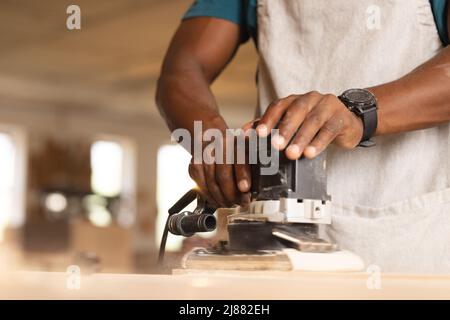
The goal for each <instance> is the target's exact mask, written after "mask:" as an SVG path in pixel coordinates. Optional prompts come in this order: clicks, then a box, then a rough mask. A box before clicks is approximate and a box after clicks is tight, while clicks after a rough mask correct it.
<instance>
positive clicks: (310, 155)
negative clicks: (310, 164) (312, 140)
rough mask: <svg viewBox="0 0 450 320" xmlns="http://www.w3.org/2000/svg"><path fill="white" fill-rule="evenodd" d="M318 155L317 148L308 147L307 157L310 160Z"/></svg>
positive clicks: (306, 150)
mask: <svg viewBox="0 0 450 320" xmlns="http://www.w3.org/2000/svg"><path fill="white" fill-rule="evenodd" d="M316 154H317V149H316V147H313V146H308V147H306V148H305V156H306V157H308V158H313V157H315V156H316Z"/></svg>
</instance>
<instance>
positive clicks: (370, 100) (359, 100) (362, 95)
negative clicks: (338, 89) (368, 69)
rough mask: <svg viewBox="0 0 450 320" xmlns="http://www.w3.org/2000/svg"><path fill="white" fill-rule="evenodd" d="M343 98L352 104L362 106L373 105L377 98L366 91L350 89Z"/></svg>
mask: <svg viewBox="0 0 450 320" xmlns="http://www.w3.org/2000/svg"><path fill="white" fill-rule="evenodd" d="M342 96H343V97H344V98H345V99H346V100H347V101H349V102H350V103H352V104H358V105H361V106H366V105H373V104H375V103H376V100H375V96H374V95H373V94H372V93H371V92H370V91H367V90H364V89H350V90H347V91H345V92H344V93H343V94H342Z"/></svg>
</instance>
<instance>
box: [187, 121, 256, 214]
mask: <svg viewBox="0 0 450 320" xmlns="http://www.w3.org/2000/svg"><path fill="white" fill-rule="evenodd" d="M203 128H204V129H212V128H214V129H219V130H220V131H221V132H222V136H223V137H224V139H223V140H222V141H216V142H215V146H216V147H218V148H220V150H221V153H222V155H223V156H222V158H221V159H219V158H218V157H216V155H217V154H218V152H217V150H216V152H215V154H213V155H212V156H213V158H212V159H211V158H208V159H205V155H206V156H208V153H206V154H205V153H204V152H202V154H203V157H202V159H199V160H201V163H194V161H192V162H191V164H190V165H189V175H190V176H191V178H192V179H193V180H194V181H195V182H196V183H197V186H198V187H199V188H200V192H201V194H202V195H203V196H204V197H205V199H206V200H207V201H208V202H209V203H210V204H211V205H213V206H215V207H216V208H230V207H232V206H233V205H235V204H239V205H242V206H246V205H247V204H248V203H249V202H250V195H249V193H248V192H249V191H250V183H251V178H250V175H251V173H250V167H249V165H248V164H237V160H236V156H237V155H236V151H237V150H236V139H234V137H232V139H233V140H232V141H231V142H229V143H228V144H227V143H226V138H227V135H226V130H227V125H226V123H225V122H224V121H223V119H222V118H221V117H220V116H218V117H216V118H215V119H214V120H211V121H208V123H205V122H204V123H203ZM228 137H230V136H228ZM206 146H207V144H204V145H203V148H205V147H206ZM227 146H232V148H234V150H233V155H234V157H233V158H234V159H233V162H232V163H227V156H226V155H227V152H229V151H230V150H227ZM193 160H194V159H193Z"/></svg>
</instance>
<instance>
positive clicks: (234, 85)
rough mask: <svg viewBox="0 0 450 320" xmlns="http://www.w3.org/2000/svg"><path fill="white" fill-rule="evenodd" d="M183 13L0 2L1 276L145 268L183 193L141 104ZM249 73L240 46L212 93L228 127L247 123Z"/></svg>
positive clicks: (176, 154)
mask: <svg viewBox="0 0 450 320" xmlns="http://www.w3.org/2000/svg"><path fill="white" fill-rule="evenodd" d="M191 3H192V0H95V1H92V0H75V1H65V0H42V1H33V0H2V1H0V56H1V59H0V70H1V71H0V269H2V268H3V269H4V268H15V269H25V270H43V271H65V270H66V268H67V267H68V266H69V265H72V264H77V265H80V266H81V268H82V270H83V268H85V270H86V269H87V270H101V271H104V272H137V273H146V272H151V271H152V270H153V266H154V264H155V258H156V252H157V249H158V244H159V237H160V234H161V230H162V227H163V224H164V219H165V218H166V214H167V209H168V207H169V206H171V204H173V202H174V201H175V200H176V199H177V198H178V197H180V196H181V195H182V194H183V193H184V192H185V191H187V190H188V189H189V188H190V187H192V186H193V182H192V181H191V180H190V179H189V177H188V174H187V166H188V162H189V159H190V157H189V155H188V154H187V153H186V152H185V151H184V150H182V149H181V148H180V147H178V146H175V145H173V144H171V141H170V135H169V131H168V130H167V128H166V126H165V124H164V123H163V121H162V120H161V118H160V116H159V114H158V111H157V109H156V106H155V103H154V94H155V88H156V82H157V78H158V74H159V70H160V67H161V63H162V59H163V56H164V53H165V50H166V49H167V46H168V44H169V41H170V38H171V36H172V34H173V33H174V31H175V29H176V27H177V25H178V24H179V22H180V19H181V17H182V15H183V13H184V12H185V11H186V10H187V8H188V7H189V6H190V5H191ZM72 4H75V5H78V6H79V7H80V8H81V30H68V28H67V26H66V20H67V18H68V16H69V15H68V14H67V13H66V10H67V7H68V6H69V5H72ZM256 63H257V57H256V53H255V49H254V47H253V44H251V43H247V44H246V45H245V46H243V47H241V49H240V50H239V52H238V55H237V58H236V59H235V60H234V61H233V63H232V65H231V66H230V67H229V68H228V69H227V71H226V72H225V74H224V75H223V76H222V77H221V78H220V79H219V80H218V81H217V83H215V84H214V87H213V89H214V92H215V93H216V95H217V97H218V102H219V105H220V108H221V109H222V110H223V113H224V115H225V118H226V119H227V120H228V122H229V125H230V126H232V127H239V126H240V125H242V124H243V123H244V122H245V121H247V120H249V119H250V118H251V116H252V114H253V110H254V106H255V104H256V101H255V96H256V93H255V85H254V79H255V69H256ZM189 241H191V242H190V244H189V242H187V243H184V244H183V243H182V240H181V239H179V238H176V237H172V238H171V239H169V250H171V252H173V256H174V257H177V256H179V254H180V252H182V250H187V249H188V247H189V246H190V245H191V246H192V245H195V244H196V241H197V242H201V241H202V240H201V239H200V240H199V239H190V240H189Z"/></svg>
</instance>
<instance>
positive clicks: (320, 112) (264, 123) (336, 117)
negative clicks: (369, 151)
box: [256, 91, 363, 160]
mask: <svg viewBox="0 0 450 320" xmlns="http://www.w3.org/2000/svg"><path fill="white" fill-rule="evenodd" d="M274 128H278V129H279V133H278V135H275V136H273V137H272V145H273V146H274V147H275V148H277V149H279V150H285V152H286V156H287V157H288V158H289V159H291V160H296V159H299V158H300V157H301V156H302V155H304V156H305V157H307V158H310V159H311V158H314V157H316V156H317V155H319V154H320V153H321V152H322V151H323V150H325V149H326V148H327V147H328V145H330V144H331V143H332V142H334V143H335V144H336V145H338V146H340V147H342V148H345V149H353V148H354V147H356V146H357V145H358V143H359V142H360V141H361V138H362V135H363V124H362V120H361V119H360V118H359V117H358V116H356V115H355V114H354V113H353V112H351V111H349V110H348V109H347V107H346V106H345V105H344V104H343V103H342V102H341V101H340V100H339V98H338V97H336V96H335V95H332V94H321V93H319V92H316V91H313V92H309V93H307V94H300V95H290V96H288V97H286V98H283V99H279V100H276V101H274V102H272V103H271V104H270V105H269V107H268V108H267V110H266V112H265V113H264V115H263V117H262V118H261V120H260V121H259V124H258V127H257V128H256V131H257V133H258V135H259V136H260V137H265V136H267V135H269V134H270V132H271V130H272V129H274Z"/></svg>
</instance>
